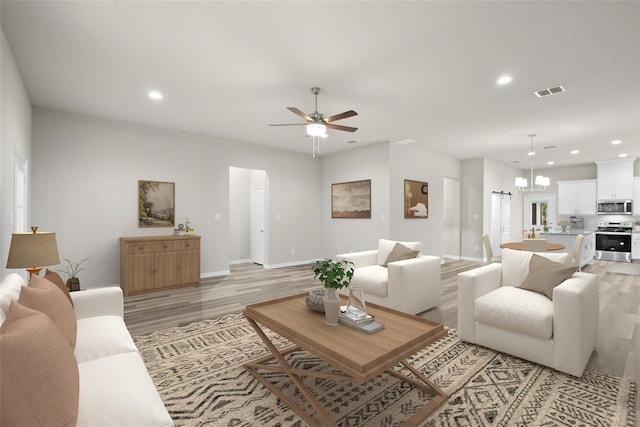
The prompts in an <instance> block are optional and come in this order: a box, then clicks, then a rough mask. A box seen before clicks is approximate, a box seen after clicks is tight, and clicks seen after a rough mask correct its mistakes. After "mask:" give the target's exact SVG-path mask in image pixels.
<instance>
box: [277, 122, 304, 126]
mask: <svg viewBox="0 0 640 427" xmlns="http://www.w3.org/2000/svg"><path fill="white" fill-rule="evenodd" d="M306 125H307V124H306V123H277V124H269V126H306Z"/></svg>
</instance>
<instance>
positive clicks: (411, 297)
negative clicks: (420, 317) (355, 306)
mask: <svg viewBox="0 0 640 427" xmlns="http://www.w3.org/2000/svg"><path fill="white" fill-rule="evenodd" d="M396 243H400V244H402V245H404V246H405V247H407V248H410V249H413V250H416V251H418V252H417V256H416V257H415V258H409V259H402V260H399V261H393V262H389V263H388V265H387V266H386V267H385V266H384V265H385V264H386V261H387V258H388V256H389V254H390V253H391V252H392V251H393V248H394V247H395V245H396ZM336 258H337V259H339V260H349V261H351V262H353V263H354V275H353V279H352V281H351V285H350V286H351V287H359V288H362V290H363V292H364V294H365V301H366V302H372V303H375V304H379V305H383V306H385V307H390V308H393V309H395V310H400V311H404V312H406V313H410V314H418V313H421V312H423V311H425V310H428V309H430V308H432V307H436V306H438V305H440V258H439V257H436V256H428V255H423V254H422V243H421V242H397V241H394V240H386V239H380V240H379V241H378V248H377V249H373V250H369V251H362V252H352V253H348V254H340V255H337V256H336ZM341 292H343V293H348V292H349V291H348V289H343V290H342V291H341Z"/></svg>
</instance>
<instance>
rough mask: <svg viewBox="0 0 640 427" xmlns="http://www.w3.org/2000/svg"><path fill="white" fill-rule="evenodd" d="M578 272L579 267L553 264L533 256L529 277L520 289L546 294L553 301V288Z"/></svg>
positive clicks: (538, 256)
mask: <svg viewBox="0 0 640 427" xmlns="http://www.w3.org/2000/svg"><path fill="white" fill-rule="evenodd" d="M577 270H578V268H577V267H574V266H567V265H565V264H560V263H557V262H553V261H551V260H549V259H547V258H545V257H542V256H540V255H536V254H533V255H532V256H531V261H530V263H529V275H528V276H527V278H526V279H524V282H522V284H521V285H520V288H522V289H527V290H530V291H534V292H538V293H541V294H544V295H546V296H547V297H548V298H549V299H551V300H553V288H555V287H556V286H558V285H559V284H560V283H562V282H564V281H565V280H567V279H568V278H569V277H571V275H572V274H573V273H575V272H576V271H577Z"/></svg>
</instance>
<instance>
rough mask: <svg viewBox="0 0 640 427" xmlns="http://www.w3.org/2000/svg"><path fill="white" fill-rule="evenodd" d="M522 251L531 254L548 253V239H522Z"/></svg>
mask: <svg viewBox="0 0 640 427" xmlns="http://www.w3.org/2000/svg"><path fill="white" fill-rule="evenodd" d="M522 250H523V251H529V252H547V239H522Z"/></svg>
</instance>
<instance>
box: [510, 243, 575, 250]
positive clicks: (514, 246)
mask: <svg viewBox="0 0 640 427" xmlns="http://www.w3.org/2000/svg"><path fill="white" fill-rule="evenodd" d="M500 247H501V248H502V249H513V250H516V251H521V250H522V242H507V243H501V244H500ZM564 248H565V246H564V245H563V244H562V243H553V242H547V252H551V251H561V250H563V249H564Z"/></svg>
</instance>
